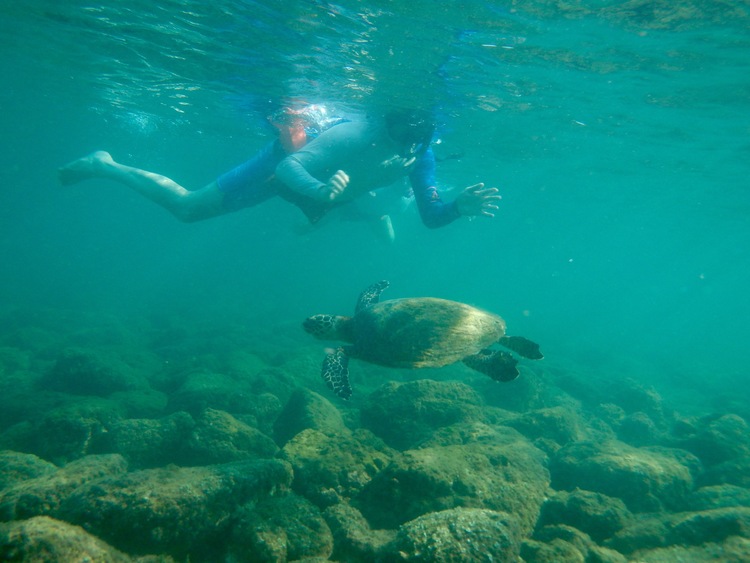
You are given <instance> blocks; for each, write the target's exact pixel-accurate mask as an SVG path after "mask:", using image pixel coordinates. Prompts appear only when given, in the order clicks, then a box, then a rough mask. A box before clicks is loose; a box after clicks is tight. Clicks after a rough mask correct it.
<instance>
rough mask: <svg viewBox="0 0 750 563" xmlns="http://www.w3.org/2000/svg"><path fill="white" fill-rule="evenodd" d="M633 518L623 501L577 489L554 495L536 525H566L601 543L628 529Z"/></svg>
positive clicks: (546, 503) (544, 507)
mask: <svg viewBox="0 0 750 563" xmlns="http://www.w3.org/2000/svg"><path fill="white" fill-rule="evenodd" d="M631 518H632V515H631V513H630V511H629V510H628V509H627V508H626V507H625V504H624V503H623V502H622V501H621V500H620V499H617V498H612V497H608V496H606V495H603V494H601V493H594V492H591V491H585V490H583V489H576V490H574V491H572V492H567V491H558V492H555V493H554V494H553V495H551V496H550V498H549V499H547V502H545V503H544V505H542V512H541V514H540V515H539V522H538V523H537V525H538V526H547V525H551V524H566V525H568V526H572V527H574V528H576V529H578V530H581V531H582V532H586V533H587V534H588V535H589V536H591V538H592V539H593V540H594V541H597V542H601V541H602V540H604V539H606V538H609V537H611V536H613V535H614V534H615V533H617V532H618V531H619V530H621V529H622V528H623V527H625V525H626V524H627V523H628V522H629V521H630V519H631Z"/></svg>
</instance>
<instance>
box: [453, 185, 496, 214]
mask: <svg viewBox="0 0 750 563" xmlns="http://www.w3.org/2000/svg"><path fill="white" fill-rule="evenodd" d="M497 192H498V189H497V188H487V189H486V190H485V189H484V184H482V183H480V184H474V185H473V186H469V187H468V188H466V189H465V190H464V191H463V192H461V193H460V194H459V196H458V197H457V198H456V207H457V209H458V213H459V214H460V215H466V216H467V217H474V216H476V215H483V216H485V217H494V216H495V213H494V211H495V210H496V209H497V203H498V202H499V201H500V200H501V199H502V196H500V195H499V194H498V193H497Z"/></svg>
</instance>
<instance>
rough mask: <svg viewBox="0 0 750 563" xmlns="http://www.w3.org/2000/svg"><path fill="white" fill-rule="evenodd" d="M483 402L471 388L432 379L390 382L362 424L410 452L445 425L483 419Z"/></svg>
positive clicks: (379, 391)
mask: <svg viewBox="0 0 750 563" xmlns="http://www.w3.org/2000/svg"><path fill="white" fill-rule="evenodd" d="M481 405H482V399H481V397H480V396H479V395H478V394H477V393H476V392H475V391H474V390H473V389H472V388H471V387H469V386H468V385H466V384H464V383H459V382H456V381H452V382H441V381H432V380H426V379H425V380H419V381H411V382H408V383H398V382H390V383H386V384H385V385H383V386H382V387H380V388H379V389H377V390H375V391H374V392H373V393H372V394H371V395H370V396H369V397H368V398H367V401H366V404H365V406H363V407H362V411H361V419H362V425H363V426H364V427H365V428H367V429H369V430H371V431H372V432H373V433H374V434H375V435H377V436H379V437H380V438H382V439H383V440H385V442H386V443H387V444H388V445H390V446H392V447H394V448H397V449H407V448H410V447H413V446H415V445H417V444H418V443H419V442H421V441H423V440H425V439H427V438H429V437H430V436H431V435H432V433H433V432H434V431H435V430H437V429H439V428H442V427H444V426H449V425H451V424H455V423H457V422H467V421H473V420H481V419H482V418H483V415H482V412H481Z"/></svg>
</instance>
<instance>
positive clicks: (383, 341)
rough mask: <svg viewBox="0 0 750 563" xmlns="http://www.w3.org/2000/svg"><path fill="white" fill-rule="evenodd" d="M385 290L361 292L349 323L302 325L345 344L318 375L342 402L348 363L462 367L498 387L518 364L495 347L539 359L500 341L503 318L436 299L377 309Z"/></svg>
mask: <svg viewBox="0 0 750 563" xmlns="http://www.w3.org/2000/svg"><path fill="white" fill-rule="evenodd" d="M388 285H389V283H388V282H387V281H380V282H378V283H375V284H373V285H371V286H370V287H368V288H367V289H366V290H364V291H363V292H362V293H361V294H360V296H359V299H358V300H357V306H356V308H355V312H354V316H353V317H344V316H336V315H314V316H312V317H309V318H307V319H305V321H304V323H303V327H304V329H305V330H306V331H307V332H309V333H310V334H312V335H313V336H314V337H316V338H319V339H321V340H343V341H344V342H348V343H350V345H349V346H342V347H339V348H338V349H336V350H329V353H328V354H327V356H326V358H325V360H324V361H323V367H322V372H321V375H322V376H323V379H324V380H325V382H326V384H327V385H328V387H330V388H331V389H332V390H333V392H334V393H335V394H336V395H338V396H339V397H341V398H343V399H348V398H349V397H350V396H351V394H352V388H351V386H350V385H349V369H348V363H349V358H350V357H351V358H359V359H360V360H364V361H366V362H371V363H373V364H379V365H382V366H387V367H398V368H424V367H441V366H446V365H448V364H452V363H455V362H458V361H462V362H463V363H464V364H466V365H467V366H469V367H470V368H472V369H475V370H477V371H479V372H481V373H484V374H486V375H489V376H490V377H491V378H492V379H495V380H497V381H510V380H512V379H515V378H516V377H517V376H518V369H516V364H517V363H518V362H517V360H516V359H515V358H514V357H513V356H512V355H511V354H509V353H508V352H504V351H502V350H490V349H489V348H488V346H491V345H492V344H495V343H497V344H500V345H502V346H504V347H505V348H508V349H509V350H512V351H513V352H516V353H517V354H519V355H521V356H523V357H525V358H529V359H532V360H538V359H541V358H542V354H541V353H540V352H539V346H538V345H537V344H535V343H533V342H531V341H530V340H527V339H525V338H523V337H520V336H505V321H504V320H503V319H502V318H500V317H499V316H498V315H495V314H494V313H489V312H487V311H483V310H481V309H477V308H476V307H472V306H471V305H466V304H465V303H459V302H457V301H448V300H446V299H438V298H435V297H412V298H406V299H392V300H389V301H383V302H382V303H379V302H378V300H379V298H380V294H381V293H382V292H383V290H384V289H385V288H386V287H388Z"/></svg>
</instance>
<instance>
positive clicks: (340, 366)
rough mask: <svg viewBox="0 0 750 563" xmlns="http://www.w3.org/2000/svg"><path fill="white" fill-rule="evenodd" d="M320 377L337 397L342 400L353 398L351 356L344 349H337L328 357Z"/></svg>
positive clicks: (324, 361)
mask: <svg viewBox="0 0 750 563" xmlns="http://www.w3.org/2000/svg"><path fill="white" fill-rule="evenodd" d="M320 375H322V376H323V381H325V382H326V385H328V387H330V388H331V390H332V391H333V392H334V393H335V394H336V396H338V397H341V398H342V399H348V398H349V397H351V396H352V386H351V385H349V356H347V355H346V352H345V351H344V349H343V348H337V349H336V350H334V351H333V352H331V353H329V354H328V355H327V356H326V358H325V360H323V367H322V369H321V372H320Z"/></svg>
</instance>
